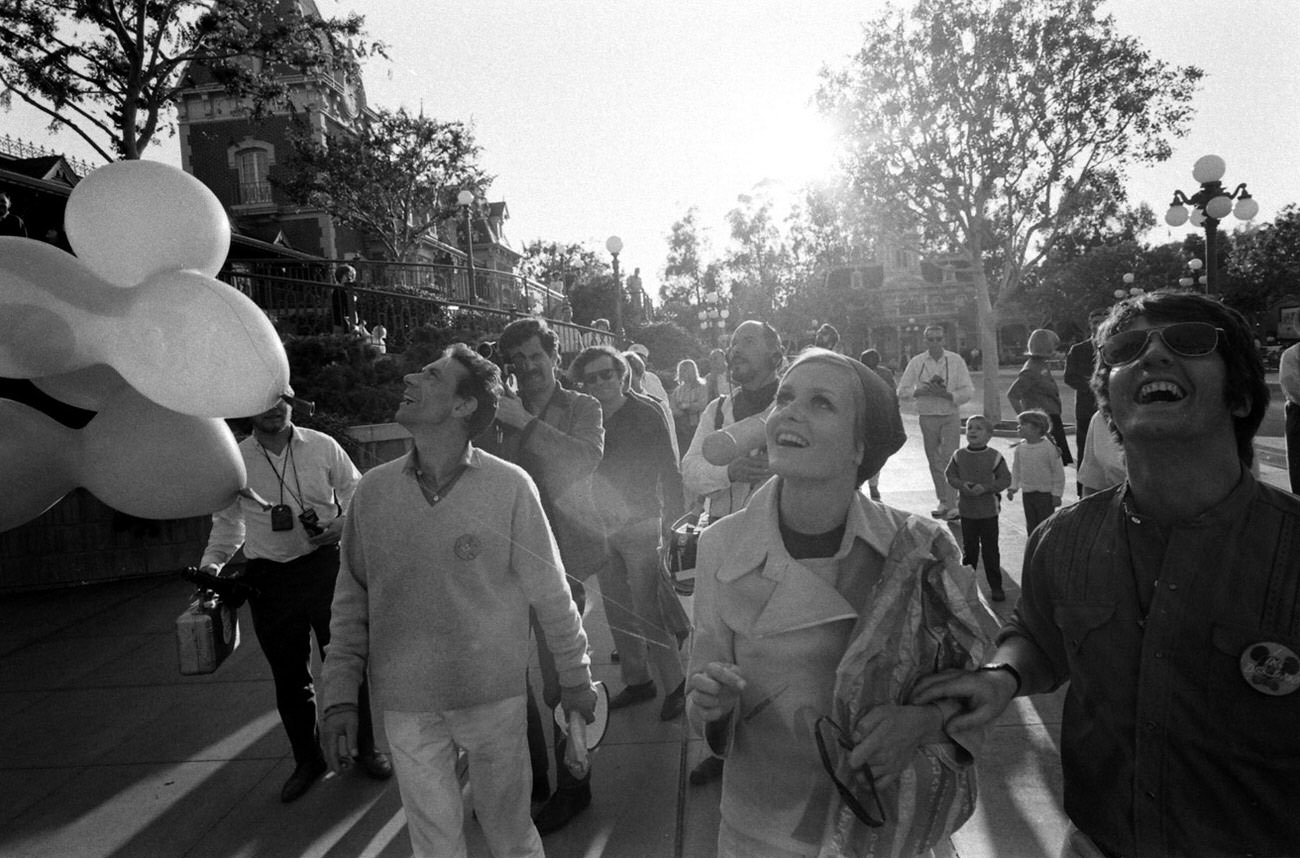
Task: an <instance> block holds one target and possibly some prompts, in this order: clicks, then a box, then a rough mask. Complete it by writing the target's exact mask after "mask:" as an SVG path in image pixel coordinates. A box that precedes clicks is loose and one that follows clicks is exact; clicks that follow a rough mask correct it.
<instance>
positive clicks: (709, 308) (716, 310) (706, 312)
mask: <svg viewBox="0 0 1300 858" xmlns="http://www.w3.org/2000/svg"><path fill="white" fill-rule="evenodd" d="M701 301H702V303H701V305H700V309H699V311H698V312H697V313H696V314H695V317H696V318H697V319H699V320H700V331H701V332H702V333H707V332H708V331H709V329H710V328H717V331H716V332H715V334H714V339H715V341H716V338H717V337H718V335H720V334H721V333H722V332H723V331H725V330H726V328H727V319H728V318H730V316H731V311H730V310H728V309H727V308H726V307H725V306H722V296H720V295H719V294H718V291H717V290H716V289H710V290H709V291H708V292H705V293H704V296H703V297H702V299H701Z"/></svg>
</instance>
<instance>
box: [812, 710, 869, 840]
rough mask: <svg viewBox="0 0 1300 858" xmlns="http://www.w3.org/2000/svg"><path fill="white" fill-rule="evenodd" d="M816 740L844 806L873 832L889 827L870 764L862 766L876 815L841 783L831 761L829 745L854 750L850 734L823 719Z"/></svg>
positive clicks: (836, 724)
mask: <svg viewBox="0 0 1300 858" xmlns="http://www.w3.org/2000/svg"><path fill="white" fill-rule="evenodd" d="M813 736H814V738H816V740H817V754H818V755H819V756H820V757H821V758H822V767H823V768H825V769H826V773H827V774H828V775H830V776H831V781H832V782H834V784H835V791H836V792H838V793H839V794H840V798H842V799H843V800H844V804H845V805H846V806H847V807H848V809H849V810H850V811H852V813H853V815H854V816H856V817H857V818H858V821H859V822H861V823H862V824H863V825H866V826H868V827H870V828H879V827H880V826H882V825H884V824H885V807H884V805H883V804H881V802H880V794H879V793H878V792H876V776H875V775H874V774H873V773H872V771H871V767H870V766H868V765H867V764H866V763H863V764H862V769H861V772H862V778H863V779H864V780H865V781H866V782H867V785H868V787H869V788H870V790H871V798H872V804H874V805H875V808H874V809H875V811H876V812H875V814H874V815H873V814H872V813H871V811H869V810H867V809H866V807H864V806H863V804H862V802H860V801H858V797H857V796H856V795H854V794H853V790H852V789H850V788H849V786H848V784H846V783H844V781H842V780H840V779H839V777H837V776H836V774H835V762H834V761H833V760H832V759H831V754H830V749H829V748H828V747H827V745H828V744H835V745H839V746H840V747H841V748H843V749H844V750H846V751H852V750H853V742H851V741H850V740H849V734H848V732H847V731H846V730H845V729H844V728H843V727H841V726H840V725H839V722H837V721H836V720H835V719H833V718H831V717H829V716H827V715H823V716H822V717H820V718H818V719H817V722H816V723H815V724H814V725H813Z"/></svg>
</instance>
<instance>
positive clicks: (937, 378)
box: [930, 375, 948, 387]
mask: <svg viewBox="0 0 1300 858" xmlns="http://www.w3.org/2000/svg"><path fill="white" fill-rule="evenodd" d="M930 383H931V384H933V385H934V386H935V387H947V385H948V382H946V381H944V379H943V376H941V375H933V376H930Z"/></svg>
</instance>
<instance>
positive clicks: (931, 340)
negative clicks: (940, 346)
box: [925, 337, 943, 343]
mask: <svg viewBox="0 0 1300 858" xmlns="http://www.w3.org/2000/svg"><path fill="white" fill-rule="evenodd" d="M925 341H926V342H927V343H941V342H943V337H926V338H925Z"/></svg>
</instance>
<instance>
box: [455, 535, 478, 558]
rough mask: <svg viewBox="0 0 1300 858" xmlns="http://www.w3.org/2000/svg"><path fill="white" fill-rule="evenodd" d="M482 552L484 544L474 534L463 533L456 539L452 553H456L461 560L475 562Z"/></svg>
mask: <svg viewBox="0 0 1300 858" xmlns="http://www.w3.org/2000/svg"><path fill="white" fill-rule="evenodd" d="M482 550H483V544H482V543H481V542H479V541H478V537H477V536H475V535H474V534H472V533H463V534H461V535H460V536H458V537H456V544H455V545H454V546H453V547H452V551H454V552H456V556H457V557H459V558H460V559H461V560H473V559H474V558H475V557H478V554H479V552H480V551H482Z"/></svg>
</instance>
